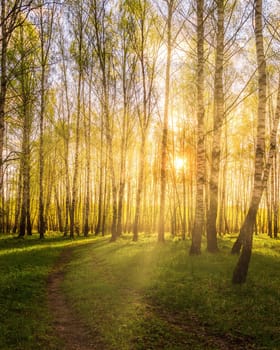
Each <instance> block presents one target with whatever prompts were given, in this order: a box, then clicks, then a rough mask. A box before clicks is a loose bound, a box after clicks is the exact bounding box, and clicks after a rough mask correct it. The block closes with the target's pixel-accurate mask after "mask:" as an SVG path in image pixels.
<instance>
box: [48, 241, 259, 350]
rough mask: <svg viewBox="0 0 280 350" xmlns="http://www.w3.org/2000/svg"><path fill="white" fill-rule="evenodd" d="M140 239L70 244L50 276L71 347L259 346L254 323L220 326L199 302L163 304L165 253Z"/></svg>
mask: <svg viewBox="0 0 280 350" xmlns="http://www.w3.org/2000/svg"><path fill="white" fill-rule="evenodd" d="M106 242H107V241H106ZM173 244H174V243H173ZM127 245H128V246H129V249H128V246H127ZM140 246H141V243H140ZM104 247H105V249H104ZM136 247H137V246H136V245H135V244H133V245H132V246H131V245H130V244H128V242H127V241H123V242H121V243H119V244H118V245H117V246H116V245H111V246H110V245H109V244H105V242H104V241H99V242H98V243H95V244H94V243H93V244H91V245H90V246H87V245H83V246H82V247H77V248H75V249H74V250H73V247H70V248H69V247H68V248H67V249H65V250H64V251H63V252H62V254H61V256H60V259H59V260H58V261H57V263H56V265H55V267H54V270H53V271H52V273H51V274H50V276H49V280H48V295H49V298H48V300H49V306H50V309H51V311H52V313H53V316H54V329H55V330H56V335H57V336H58V337H60V338H61V339H62V341H63V343H64V349H65V350H68V349H69V350H86V349H88V350H90V349H100V350H107V349H131V350H134V349H137V350H139V349H142V350H144V349H170V350H176V349H178V350H179V349H213V350H214V349H217V350H218V349H221V350H227V349H228V350H231V349H232V350H238V349H256V348H257V347H256V344H255V341H254V337H252V336H250V335H247V334H246V331H245V334H242V333H241V334H239V331H238V329H236V331H235V332H233V331H232V330H231V329H230V328H228V329H224V330H221V329H220V330H219V329H218V328H216V327H215V325H213V324H211V323H208V322H207V320H204V319H203V318H202V317H199V316H198V315H197V313H196V312H195V310H194V309H193V308H189V309H188V308H186V305H183V304H182V305H180V303H181V302H182V301H179V302H178V305H176V306H175V305H172V302H171V303H170V301H167V304H166V305H163V303H165V302H166V300H164V299H165V298H166V297H167V296H166V295H160V294H159V295H157V298H155V295H154V296H153V295H151V294H153V293H151V294H150V295H149V292H151V290H150V291H148V292H147V290H148V289H149V288H150V286H151V285H150V284H151V283H152V281H153V278H155V276H156V275H157V273H158V268H159V267H160V265H159V266H157V267H156V270H157V272H156V273H155V274H154V272H155V271H153V272H152V271H151V269H152V266H153V265H154V266H156V260H157V259H159V260H160V259H162V257H160V256H159V252H158V251H157V252H155V251H153V252H151V251H150V249H149V248H148V249H147V247H145V248H146V249H144V250H143V245H142V248H140V249H137V248H136ZM135 248H136V252H135ZM154 249H155V247H154V246H153V250H154ZM120 250H124V251H125V253H123V254H122V253H120ZM130 250H132V251H133V250H134V253H131V251H130ZM156 250H158V249H157V248H156ZM149 251H150V252H149ZM95 252H96V253H97V254H95ZM169 253H170V252H169ZM169 255H170V257H171V256H172V254H169ZM110 257H112V261H110ZM135 258H136V259H135ZM173 258H174V256H173ZM129 260H130V261H129ZM161 268H162V266H161V267H160V269H161ZM177 272H178V271H177ZM157 277H158V276H157ZM65 279H66V282H65ZM172 282H173V283H174V281H171V283H172ZM176 282H177V283H178V282H180V283H178V285H177V287H178V288H177V292H179V293H180V289H181V288H182V285H181V281H180V279H179V280H178V281H176ZM65 283H66V284H65ZM198 283H199V282H198ZM95 284H96V285H97V286H96V285H95ZM71 287H73V290H74V292H73V290H71V289H70V288H71ZM173 287H174V286H173ZM175 289H176V286H175ZM179 293H178V294H179ZM188 293H189V294H191V293H192V291H191V290H189V291H188ZM158 296H159V298H158ZM169 297H170V299H172V298H174V295H170V296H169ZM177 297H178V296H177ZM179 297H180V296H179ZM175 298H176V295H175ZM161 299H162V300H161ZM201 302H202V303H203V299H202V300H201ZM221 302H223V300H221ZM174 306H175V307H174ZM229 312H231V310H229ZM233 317H235V315H233ZM227 319H228V317H227ZM233 324H234V322H233Z"/></svg>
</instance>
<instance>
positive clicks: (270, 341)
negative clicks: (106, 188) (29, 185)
mask: <svg viewBox="0 0 280 350" xmlns="http://www.w3.org/2000/svg"><path fill="white" fill-rule="evenodd" d="M232 242H233V238H231V237H226V238H224V239H222V240H221V241H220V242H219V245H220V247H221V253H219V254H217V255H210V254H207V253H206V252H203V254H202V256H199V257H189V255H188V250H189V245H190V241H188V240H187V241H185V242H183V241H178V240H177V241H172V240H171V239H170V240H167V241H166V242H165V243H164V244H158V243H157V242H156V239H155V237H153V236H142V237H141V239H140V241H139V242H138V243H134V242H132V241H131V237H130V236H125V237H123V238H122V239H120V240H118V241H117V242H116V243H109V240H108V237H105V238H90V239H87V240H86V239H76V240H74V241H70V240H65V239H63V238H60V237H59V236H56V235H53V236H48V238H47V239H45V240H43V241H40V240H38V239H37V238H33V237H32V238H31V239H30V238H28V239H26V240H17V239H13V238H7V237H4V238H1V239H0V313H1V317H0V349H3V350H8V349H16V350H19V349H27V350H29V349H30V350H33V349H50V350H52V349H57V348H58V339H56V338H55V337H54V336H53V334H52V331H51V326H50V325H51V315H50V313H49V312H48V309H47V300H46V281H47V276H48V273H49V272H50V271H51V269H52V266H53V265H54V263H55V261H56V259H57V258H58V256H59V254H60V253H61V251H62V249H64V248H65V247H66V246H69V245H72V246H74V247H75V249H74V251H73V256H72V260H71V262H70V263H69V264H68V266H67V273H66V279H65V281H64V284H63V291H64V292H65V294H66V296H67V298H68V300H69V302H70V303H69V305H72V307H73V308H75V310H76V314H77V315H79V317H81V318H82V319H83V320H84V321H85V323H86V324H87V325H88V327H89V329H90V330H91V332H92V334H93V335H94V336H95V338H96V342H97V343H98V344H103V345H102V347H100V350H113V349H120V350H126V349H127V350H128V349H130V350H134V349H135V350H140V349H142V350H144V349H145V350H148V349H162V350H163V349H165V350H168V349H169V350H180V349H181V350H183V349H191V350H193V349H207V350H209V349H221V348H223V345H221V343H220V341H221V340H222V339H227V340H226V341H227V342H229V343H230V344H231V345H232V348H233V349H241V348H244V349H245V348H246V347H244V344H245V343H244V342H247V343H248V344H251V345H252V344H254V346H255V347H254V349H279V348H280V288H279V286H280V274H279V273H278V268H279V264H280V241H278V240H272V239H269V238H267V237H264V236H258V237H255V239H254V254H253V256H252V260H251V265H250V270H249V275H248V280H247V283H246V284H245V285H243V286H233V285H232V284H231V274H232V271H233V268H234V266H235V264H236V261H237V257H235V256H231V255H230V254H229V252H230V247H231V245H232ZM203 249H204V250H205V247H204V248H203ZM224 341H225V340H224Z"/></svg>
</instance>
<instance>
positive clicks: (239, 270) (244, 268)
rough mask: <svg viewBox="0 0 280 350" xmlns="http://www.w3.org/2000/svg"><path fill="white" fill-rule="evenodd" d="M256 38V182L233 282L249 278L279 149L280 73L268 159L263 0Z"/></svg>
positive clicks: (257, 4) (257, 11)
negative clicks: (258, 222) (264, 200)
mask: <svg viewBox="0 0 280 350" xmlns="http://www.w3.org/2000/svg"><path fill="white" fill-rule="evenodd" d="M255 40H256V49H257V63H258V93H259V100H258V129H257V144H256V158H255V172H254V186H253V193H252V198H251V203H250V207H249V212H248V214H247V216H246V218H245V221H244V223H243V225H242V227H241V230H240V235H239V236H240V237H241V244H242V251H241V255H240V257H239V260H238V262H237V265H236V267H235V269H234V272H233V276H232V282H233V283H234V284H241V283H244V282H245V281H246V277H247V273H248V268H249V263H250V258H251V254H252V243H253V230H254V224H255V221H256V216H257V211H258V208H259V204H260V201H261V198H262V195H263V192H264V189H265V188H266V187H267V182H268V179H269V172H270V168H271V166H272V163H273V159H274V156H275V153H276V144H277V140H276V136H277V130H278V125H279V119H280V77H279V85H278V96H277V107H276V112H275V117H274V122H273V127H272V130H271V134H270V143H269V144H270V147H269V153H268V157H267V159H266V161H265V117H266V101H267V96H266V87H267V82H266V79H267V74H266V60H265V55H264V45H263V20H262V0H255Z"/></svg>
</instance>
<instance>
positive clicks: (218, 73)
mask: <svg viewBox="0 0 280 350" xmlns="http://www.w3.org/2000/svg"><path fill="white" fill-rule="evenodd" d="M216 5H217V12H218V23H217V42H216V45H217V46H216V62H215V82H214V123H213V148H212V160H211V165H210V167H211V169H210V186H209V187H210V188H209V189H210V193H209V197H210V205H209V209H208V212H207V227H206V229H207V250H208V251H209V252H211V253H215V252H217V251H218V243H217V226H216V221H217V213H218V195H219V175H220V162H221V135H222V124H223V120H224V91H223V71H224V69H223V66H224V0H216Z"/></svg>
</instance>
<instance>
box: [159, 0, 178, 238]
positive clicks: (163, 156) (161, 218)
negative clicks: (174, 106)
mask: <svg viewBox="0 0 280 350" xmlns="http://www.w3.org/2000/svg"><path fill="white" fill-rule="evenodd" d="M174 5H175V1H174V0H169V1H167V7H168V14H167V29H166V30H167V58H166V69H165V96H164V116H163V130H162V141H161V172H160V206H159V223H158V242H164V220H165V197H166V180H167V179H166V170H167V138H168V114H169V95H170V67H171V53H172V44H171V30H172V16H173V12H174Z"/></svg>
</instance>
